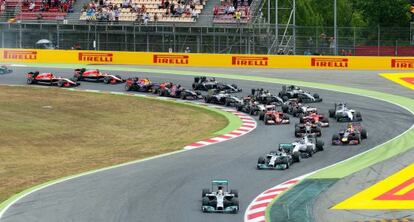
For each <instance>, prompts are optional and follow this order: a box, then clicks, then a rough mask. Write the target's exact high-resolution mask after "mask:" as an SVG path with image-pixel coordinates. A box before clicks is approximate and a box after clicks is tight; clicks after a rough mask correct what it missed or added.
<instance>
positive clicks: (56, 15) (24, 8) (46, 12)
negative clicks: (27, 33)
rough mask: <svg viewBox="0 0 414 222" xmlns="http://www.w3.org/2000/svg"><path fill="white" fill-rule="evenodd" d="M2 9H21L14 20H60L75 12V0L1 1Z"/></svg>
mask: <svg viewBox="0 0 414 222" xmlns="http://www.w3.org/2000/svg"><path fill="white" fill-rule="evenodd" d="M0 1H3V2H4V6H2V7H4V8H5V7H20V8H21V12H20V13H18V14H17V15H16V16H15V18H13V19H12V20H59V19H63V18H64V17H65V16H66V15H67V13H70V12H73V7H72V6H73V4H74V1H75V0H0Z"/></svg>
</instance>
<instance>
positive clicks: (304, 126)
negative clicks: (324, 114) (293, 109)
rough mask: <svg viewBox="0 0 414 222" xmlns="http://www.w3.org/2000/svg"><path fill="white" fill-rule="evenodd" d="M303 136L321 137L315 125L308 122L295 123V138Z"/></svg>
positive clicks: (319, 130)
mask: <svg viewBox="0 0 414 222" xmlns="http://www.w3.org/2000/svg"><path fill="white" fill-rule="evenodd" d="M305 135H311V136H313V137H321V136H322V131H321V128H320V127H319V126H318V125H317V124H313V123H310V122H306V123H296V124H295V137H303V136H305Z"/></svg>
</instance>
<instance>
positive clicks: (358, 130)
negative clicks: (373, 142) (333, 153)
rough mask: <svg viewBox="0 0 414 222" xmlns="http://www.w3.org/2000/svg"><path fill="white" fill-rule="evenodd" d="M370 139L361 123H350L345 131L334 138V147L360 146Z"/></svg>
mask: <svg viewBox="0 0 414 222" xmlns="http://www.w3.org/2000/svg"><path fill="white" fill-rule="evenodd" d="M366 138H368V133H367V131H366V129H364V128H363V127H362V125H361V124H359V123H350V124H349V125H348V127H347V128H346V129H345V130H341V131H340V132H339V133H338V134H334V135H333V136H332V145H358V144H360V143H361V141H362V140H363V139H366Z"/></svg>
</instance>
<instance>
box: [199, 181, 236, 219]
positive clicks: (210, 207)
mask: <svg viewBox="0 0 414 222" xmlns="http://www.w3.org/2000/svg"><path fill="white" fill-rule="evenodd" d="M228 186H229V182H228V180H213V181H212V182H211V189H203V190H202V193H201V197H202V204H201V211H202V212H204V213H231V214H237V213H238V212H239V209H240V208H239V199H238V197H239V192H238V191H237V190H234V189H232V190H230V191H229V187H228Z"/></svg>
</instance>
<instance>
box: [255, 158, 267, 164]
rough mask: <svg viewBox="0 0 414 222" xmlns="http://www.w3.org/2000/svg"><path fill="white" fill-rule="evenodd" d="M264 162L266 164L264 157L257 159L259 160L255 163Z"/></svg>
mask: <svg viewBox="0 0 414 222" xmlns="http://www.w3.org/2000/svg"><path fill="white" fill-rule="evenodd" d="M265 162H266V160H265V158H264V157H262V156H261V157H259V159H258V160H257V163H258V164H265Z"/></svg>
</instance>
